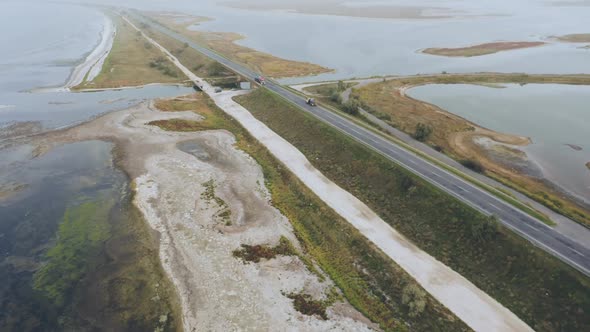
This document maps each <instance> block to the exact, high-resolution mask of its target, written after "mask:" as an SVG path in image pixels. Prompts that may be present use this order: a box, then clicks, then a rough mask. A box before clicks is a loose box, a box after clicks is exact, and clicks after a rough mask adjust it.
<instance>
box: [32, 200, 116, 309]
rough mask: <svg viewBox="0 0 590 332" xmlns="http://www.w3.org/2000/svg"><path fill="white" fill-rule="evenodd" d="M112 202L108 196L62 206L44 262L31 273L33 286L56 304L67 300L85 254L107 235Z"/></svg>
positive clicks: (81, 272)
mask: <svg viewBox="0 0 590 332" xmlns="http://www.w3.org/2000/svg"><path fill="white" fill-rule="evenodd" d="M113 205H114V202H113V201H112V200H103V201H101V200H98V201H94V202H87V203H83V204H81V205H78V206H75V207H70V208H68V209H67V210H66V212H65V214H64V217H63V221H62V222H61V224H60V225H59V231H58V234H57V238H58V239H57V243H56V245H55V246H54V247H53V248H51V249H50V250H49V251H48V252H47V254H46V257H47V259H48V262H47V264H45V265H44V266H43V267H42V268H41V269H40V270H39V271H37V273H36V274H35V276H34V288H35V289H36V290H38V291H40V292H41V293H43V294H44V295H45V296H46V297H47V298H49V299H50V300H51V301H52V302H53V303H54V304H55V305H56V306H58V307H62V306H63V305H64V304H66V303H67V302H69V299H70V296H71V293H72V290H73V289H74V288H75V287H76V285H77V283H78V282H79V281H80V280H81V279H82V278H83V277H84V275H85V274H86V272H87V270H88V268H89V262H88V258H89V257H91V256H93V255H95V254H96V253H97V252H98V250H100V247H101V245H102V244H103V243H104V241H105V240H106V239H107V238H108V237H109V225H108V223H107V221H108V213H109V211H110V209H111V208H112V206H113Z"/></svg>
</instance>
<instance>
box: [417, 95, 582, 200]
mask: <svg viewBox="0 0 590 332" xmlns="http://www.w3.org/2000/svg"><path fill="white" fill-rule="evenodd" d="M505 86H506V87H505V88H502V89H497V88H489V87H483V86H476V85H465V84H456V85H451V84H449V85H439V84H433V85H426V86H420V87H416V88H413V89H411V90H409V91H408V94H409V95H410V96H412V97H413V98H416V99H420V100H424V101H427V102H429V103H433V104H436V105H437V106H440V107H441V108H443V109H445V110H447V111H449V112H451V113H454V114H457V115H459V116H461V117H464V118H466V119H468V120H470V121H472V122H475V123H477V124H479V125H481V126H483V127H486V128H489V129H492V130H496V131H499V132H504V133H510V134H516V135H522V136H528V137H530V138H531V139H532V141H533V143H532V144H531V145H529V146H527V147H526V148H524V150H525V152H526V153H527V154H528V155H529V156H530V157H531V158H532V159H533V160H534V161H536V162H537V163H538V164H539V166H540V167H541V168H542V170H543V173H544V176H545V177H546V178H547V179H549V180H551V181H552V182H554V183H556V184H558V185H559V186H561V187H563V188H564V189H566V190H567V191H569V192H570V193H573V194H574V195H576V196H577V197H578V198H580V199H582V200H584V201H586V202H588V203H589V204H590V170H588V169H587V168H586V166H585V163H587V162H589V161H590V129H589V128H590V108H589V107H588V105H589V104H588V102H589V101H590V87H588V86H574V85H559V84H527V85H524V86H520V85H518V84H508V85H505ZM569 145H574V146H577V147H580V148H581V150H579V151H578V150H577V149H574V148H572V147H570V146H569Z"/></svg>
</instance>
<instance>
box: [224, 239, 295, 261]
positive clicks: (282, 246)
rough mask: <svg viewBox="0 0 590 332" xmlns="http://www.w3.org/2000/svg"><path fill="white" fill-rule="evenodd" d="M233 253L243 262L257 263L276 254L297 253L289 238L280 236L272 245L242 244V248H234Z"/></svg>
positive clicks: (292, 254)
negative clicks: (275, 243)
mask: <svg viewBox="0 0 590 332" xmlns="http://www.w3.org/2000/svg"><path fill="white" fill-rule="evenodd" d="M233 255H234V257H237V258H241V259H242V260H244V262H254V263H258V262H260V260H261V259H272V258H275V257H276V256H278V255H282V256H294V255H297V251H296V250H295V248H294V247H293V244H291V241H289V239H287V238H286V237H284V236H281V239H280V240H279V244H278V245H276V246H274V247H269V246H265V245H254V246H251V245H248V244H242V249H239V250H238V249H236V250H234V251H233Z"/></svg>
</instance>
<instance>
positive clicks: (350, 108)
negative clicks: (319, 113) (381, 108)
mask: <svg viewBox="0 0 590 332" xmlns="http://www.w3.org/2000/svg"><path fill="white" fill-rule="evenodd" d="M360 107H361V103H360V102H359V101H358V99H356V98H350V99H349V100H348V101H347V102H345V103H342V104H341V107H340V108H341V109H342V110H343V111H344V112H345V113H348V114H350V115H358V114H359V108H360Z"/></svg>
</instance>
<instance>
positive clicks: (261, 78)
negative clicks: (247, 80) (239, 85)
mask: <svg viewBox="0 0 590 332" xmlns="http://www.w3.org/2000/svg"><path fill="white" fill-rule="evenodd" d="M254 81H256V83H258V84H260V85H264V84H265V83H266V82H265V81H264V77H262V76H256V77H254Z"/></svg>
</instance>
